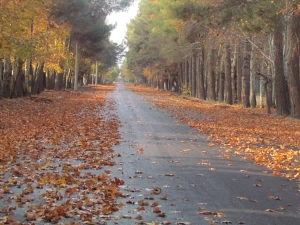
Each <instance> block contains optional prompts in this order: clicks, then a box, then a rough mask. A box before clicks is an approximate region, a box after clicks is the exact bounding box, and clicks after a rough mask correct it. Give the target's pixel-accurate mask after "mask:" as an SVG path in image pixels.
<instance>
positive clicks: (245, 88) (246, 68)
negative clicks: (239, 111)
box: [242, 41, 251, 108]
mask: <svg viewBox="0 0 300 225" xmlns="http://www.w3.org/2000/svg"><path fill="white" fill-rule="evenodd" d="M250 60H251V43H250V42H249V41H246V42H245V54H244V65H243V79H242V100H243V105H244V107H245V108H248V107H250Z"/></svg>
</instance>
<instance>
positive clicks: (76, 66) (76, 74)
mask: <svg viewBox="0 0 300 225" xmlns="http://www.w3.org/2000/svg"><path fill="white" fill-rule="evenodd" d="M78 74H79V67H78V41H76V46H75V76H74V90H75V91H76V90H78Z"/></svg>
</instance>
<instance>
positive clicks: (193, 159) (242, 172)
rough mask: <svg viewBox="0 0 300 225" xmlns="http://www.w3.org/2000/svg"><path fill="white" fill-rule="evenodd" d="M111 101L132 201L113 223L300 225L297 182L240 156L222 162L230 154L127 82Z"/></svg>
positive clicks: (119, 171)
mask: <svg viewBox="0 0 300 225" xmlns="http://www.w3.org/2000/svg"><path fill="white" fill-rule="evenodd" d="M113 101H115V102H116V103H115V112H114V113H115V115H116V116H118V117H119V119H120V121H121V126H120V133H121V137H122V140H121V144H120V145H118V146H115V148H114V149H115V151H116V152H119V153H120V154H121V157H119V158H117V166H115V167H113V168H112V174H113V175H116V176H117V177H120V178H122V179H123V180H124V181H125V185H123V186H122V187H121V188H122V192H123V193H124V194H127V195H128V196H127V197H126V198H122V199H120V200H119V202H120V203H124V204H125V207H124V208H123V209H122V210H120V211H118V212H116V213H115V214H113V215H112V216H111V218H112V220H108V221H107V224H124V225H125V224H155V223H153V222H154V221H157V222H159V223H162V222H163V221H164V223H163V224H247V225H248V224H255V225H260V224H261V225H267V224H270V225H275V224H278V225H285V224H287V225H296V224H297V225H299V224H300V201H299V200H300V198H299V194H300V193H299V189H298V188H297V183H296V182H295V181H289V180H287V179H285V178H281V177H274V176H271V175H269V174H270V173H271V172H270V171H268V170H267V169H266V168H263V167H259V166H256V165H254V164H253V162H251V161H245V160H242V159H241V157H240V156H235V155H233V154H231V155H230V154H229V155H230V159H229V160H226V159H224V158H222V157H220V155H221V154H222V152H224V149H221V148H220V146H213V147H209V146H208V144H209V141H208V140H207V136H206V135H204V134H201V133H199V132H198V131H196V130H194V129H192V128H190V127H189V126H188V125H186V124H182V123H180V122H178V121H176V120H175V119H174V118H172V117H170V116H169V115H167V114H166V113H165V112H164V111H163V110H161V109H157V108H156V107H155V106H154V105H153V104H151V103H149V102H146V101H145V100H143V98H142V97H141V96H140V95H137V94H135V93H133V92H131V91H130V90H128V89H126V88H125V87H124V86H123V85H122V84H118V86H117V88H116V90H115V91H114V92H112V93H111V94H110V95H109V99H108V102H109V103H110V104H111V102H113ZM227 155H228V154H227ZM153 203H154V204H153Z"/></svg>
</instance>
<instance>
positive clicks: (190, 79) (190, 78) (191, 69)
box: [188, 56, 193, 96]
mask: <svg viewBox="0 0 300 225" xmlns="http://www.w3.org/2000/svg"><path fill="white" fill-rule="evenodd" d="M192 59H193V56H190V57H189V58H188V60H189V70H188V72H189V75H188V77H189V84H188V85H189V92H190V96H192V86H193V80H192V71H193V66H192Z"/></svg>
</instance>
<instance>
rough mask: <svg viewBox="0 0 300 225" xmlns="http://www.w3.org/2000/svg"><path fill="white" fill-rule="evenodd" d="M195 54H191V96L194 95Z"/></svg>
mask: <svg viewBox="0 0 300 225" xmlns="http://www.w3.org/2000/svg"><path fill="white" fill-rule="evenodd" d="M196 58H197V57H196V54H193V55H192V57H191V61H192V84H191V90H192V92H191V96H192V97H196V85H197V84H196Z"/></svg>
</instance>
